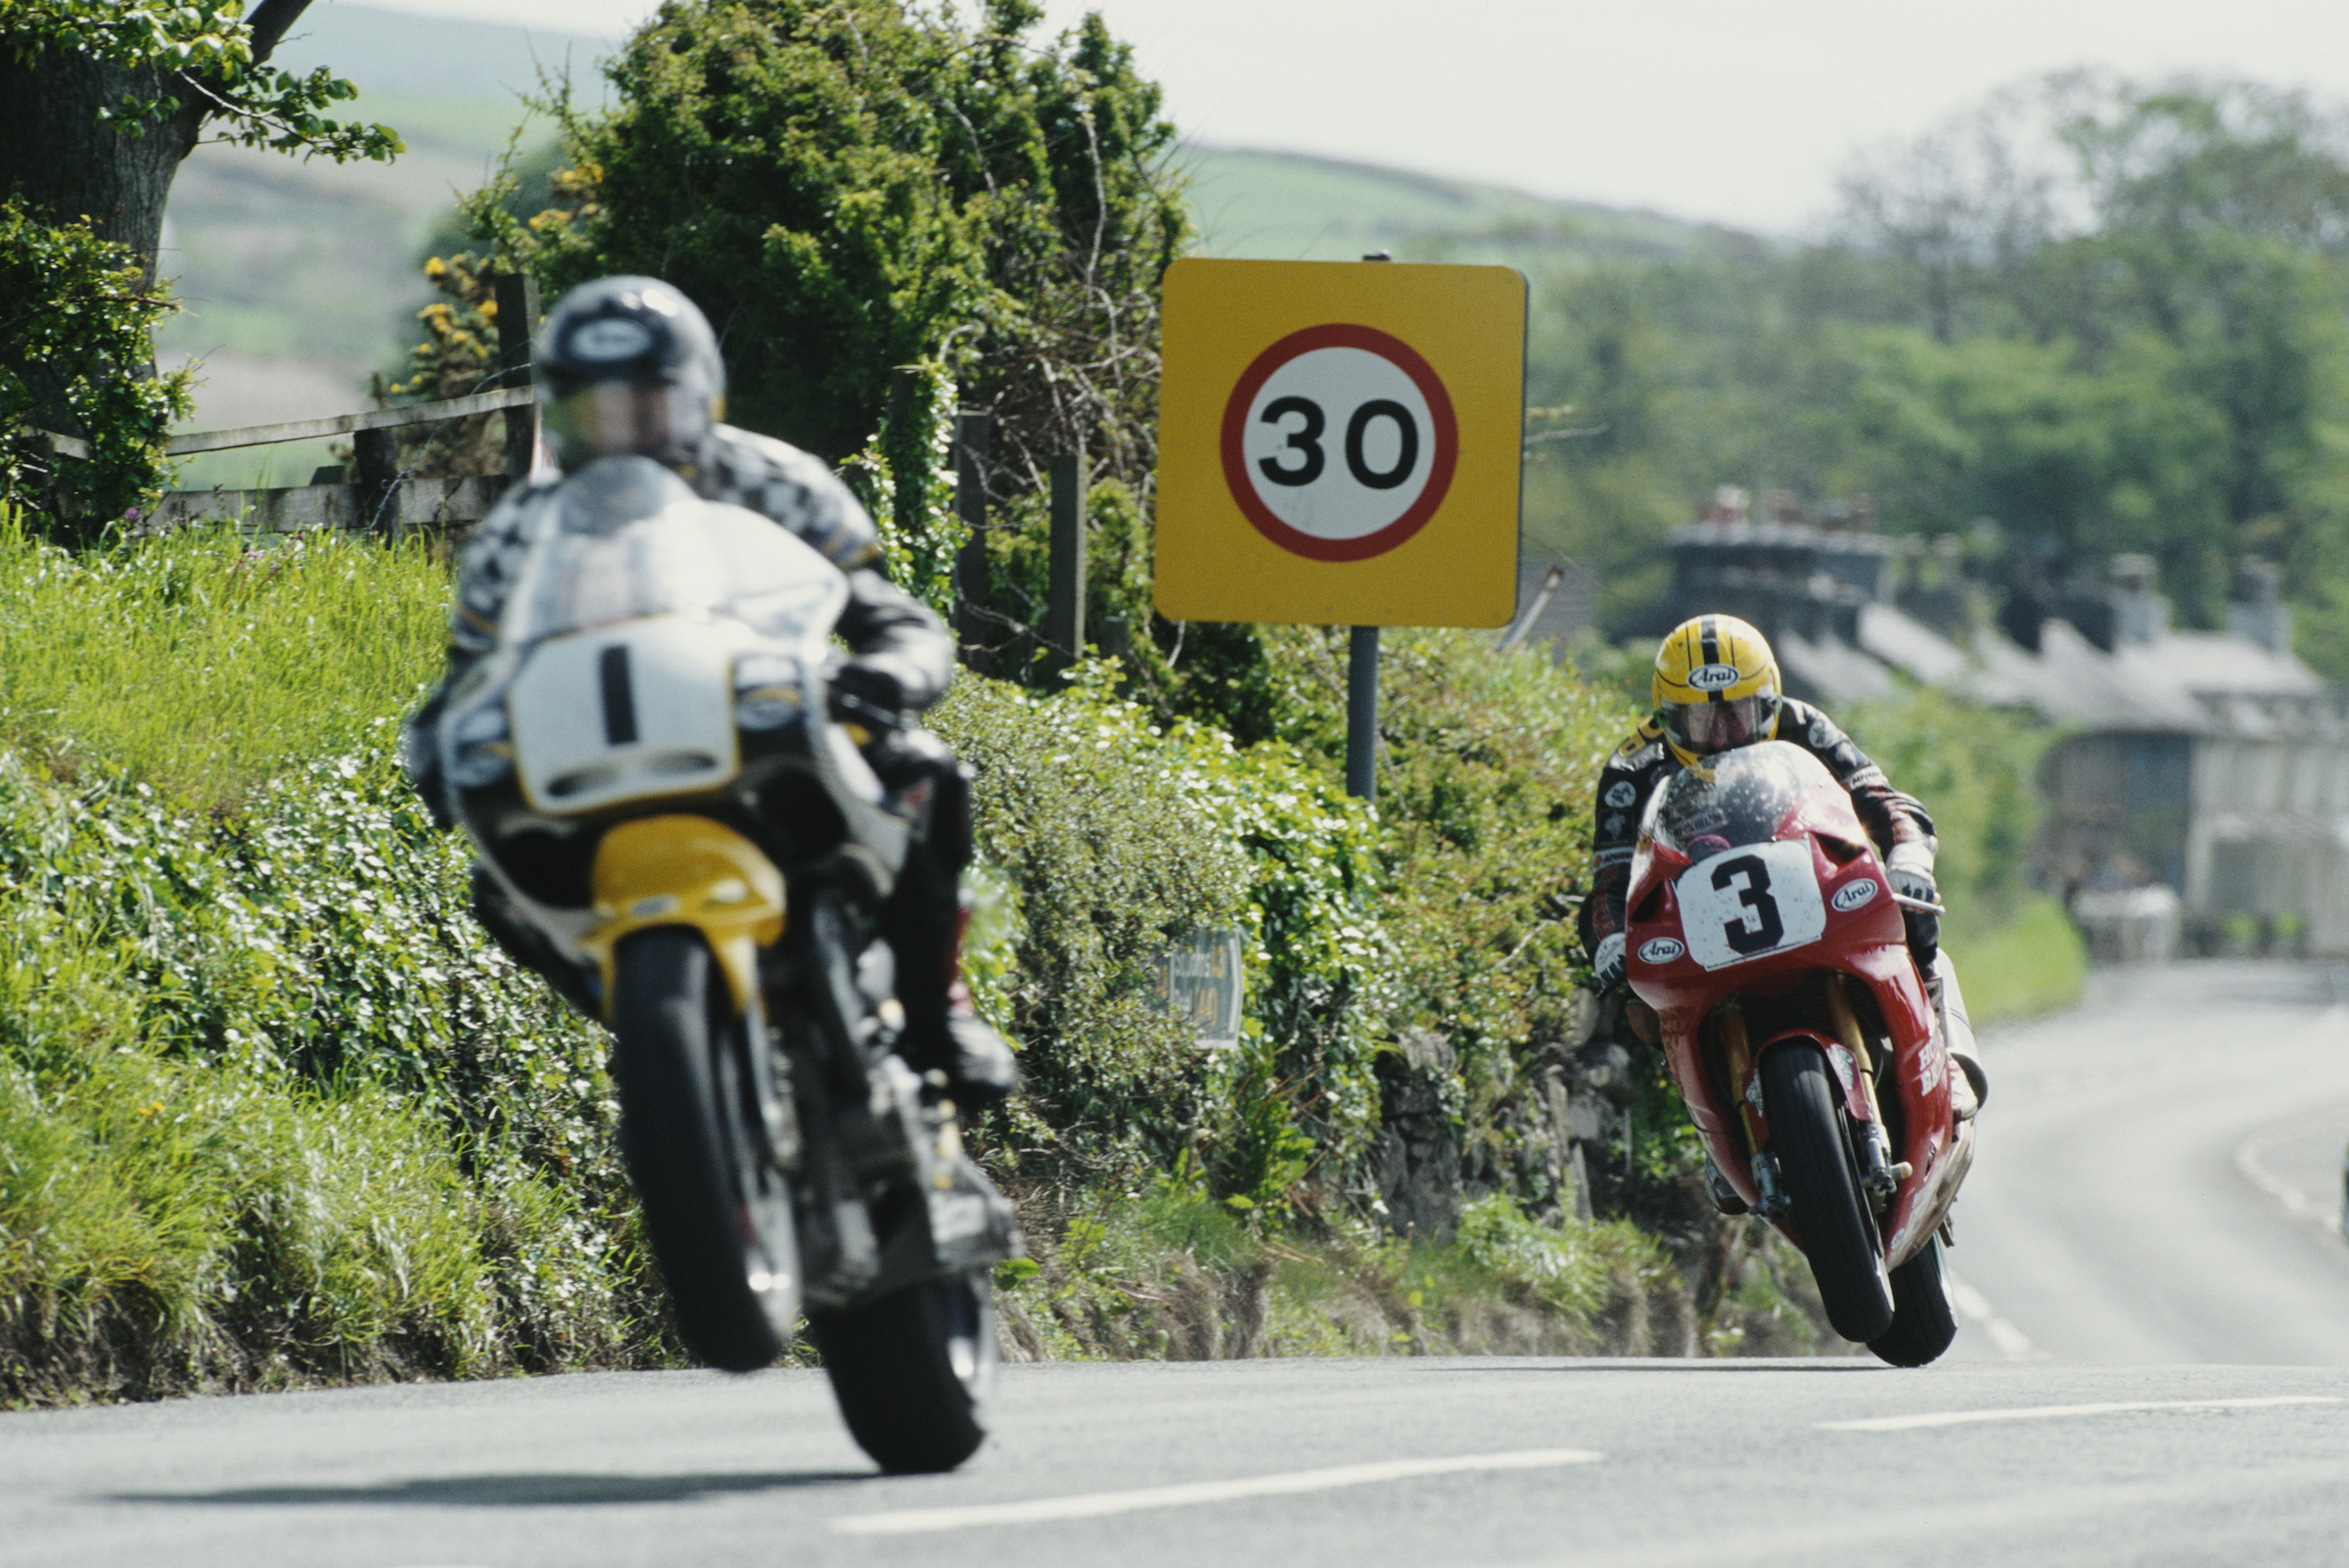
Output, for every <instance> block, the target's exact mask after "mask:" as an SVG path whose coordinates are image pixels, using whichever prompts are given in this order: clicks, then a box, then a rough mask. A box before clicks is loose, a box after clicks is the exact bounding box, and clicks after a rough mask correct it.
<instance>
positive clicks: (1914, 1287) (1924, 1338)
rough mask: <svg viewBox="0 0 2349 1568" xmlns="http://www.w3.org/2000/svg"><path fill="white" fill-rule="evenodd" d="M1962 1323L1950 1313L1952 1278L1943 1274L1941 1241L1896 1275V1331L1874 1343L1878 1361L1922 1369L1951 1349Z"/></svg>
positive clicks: (1937, 1239) (1872, 1348)
mask: <svg viewBox="0 0 2349 1568" xmlns="http://www.w3.org/2000/svg"><path fill="white" fill-rule="evenodd" d="M1956 1338H1957V1317H1956V1315H1955V1314H1952V1313H1951V1311H1950V1286H1949V1276H1948V1275H1947V1274H1946V1273H1945V1272H1944V1271H1943V1268H1942V1258H1941V1238H1940V1237H1939V1236H1935V1237H1934V1238H1933V1240H1932V1242H1931V1243H1930V1244H1929V1245H1927V1246H1926V1247H1925V1249H1924V1250H1923V1251H1922V1252H1919V1253H1918V1254H1917V1255H1916V1256H1915V1257H1913V1258H1911V1259H1910V1260H1909V1261H1908V1262H1907V1263H1905V1264H1903V1265H1901V1266H1900V1267H1899V1268H1895V1269H1894V1270H1893V1271H1892V1328H1891V1330H1890V1331H1889V1332H1887V1333H1885V1334H1884V1335H1883V1336H1882V1337H1880V1338H1877V1339H1871V1340H1869V1341H1868V1342H1867V1348H1868V1349H1869V1350H1870V1351H1872V1352H1874V1353H1875V1356H1876V1359H1877V1360H1881V1361H1888V1362H1890V1363H1891V1364H1892V1365H1894V1366H1922V1365H1924V1364H1925V1363H1926V1362H1927V1361H1930V1360H1934V1359H1936V1358H1937V1357H1939V1356H1940V1355H1941V1353H1942V1352H1943V1351H1946V1350H1948V1349H1949V1348H1950V1342H1951V1341H1952V1340H1954V1339H1956Z"/></svg>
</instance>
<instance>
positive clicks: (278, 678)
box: [0, 519, 449, 807]
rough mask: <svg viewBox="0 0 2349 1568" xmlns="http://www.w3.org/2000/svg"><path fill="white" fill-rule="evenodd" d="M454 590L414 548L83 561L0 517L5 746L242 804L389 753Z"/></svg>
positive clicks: (0, 699)
mask: <svg viewBox="0 0 2349 1568" xmlns="http://www.w3.org/2000/svg"><path fill="white" fill-rule="evenodd" d="M448 593H449V579H448V573H447V570H446V568H445V567H443V566H441V565H440V564H439V563H438V562H437V561H436V560H435V559H434V557H433V556H432V554H431V553H430V552H429V551H428V550H427V549H426V548H425V547H424V546H422V545H401V546H389V547H388V546H385V545H383V544H380V543H376V542H374V541H372V540H366V539H354V538H348V537H345V536H342V535H338V534H311V535H306V536H302V537H299V538H297V539H294V540H292V541H288V542H285V543H280V544H277V545H275V546H273V547H266V548H261V547H254V546H253V545H252V544H250V543H249V542H248V541H247V540H245V539H243V538H241V537H239V536H238V535H236V534H235V533H233V532H231V531H229V530H200V531H188V532H182V533H176V534H172V535H170V536H168V537H165V538H159V539H151V540H142V541H139V542H137V543H134V544H128V545H124V546H121V547H118V548H116V549H114V550H111V551H99V552H86V553H82V554H73V553H70V552H69V551H65V550H61V549H58V548H56V547H55V546H52V545H47V544H43V543H41V542H39V541H38V540H37V539H34V538H31V537H29V536H28V535H27V534H26V532H25V531H24V530H23V527H22V526H21V525H19V524H18V523H16V522H14V521H11V520H5V519H0V746H5V747H7V748H9V749H11V750H14V751H17V752H19V753H21V754H23V755H24V756H27V757H29V758H33V759H36V760H38V761H41V762H43V763H45V764H46V765H47V766H48V767H49V769H50V770H51V771H52V772H54V773H57V774H58V775H60V776H62V777H67V778H70V777H73V776H75V775H76V774H77V773H78V772H79V771H80V770H81V768H82V767H83V766H85V765H86V764H88V763H91V762H95V763H98V764H100V765H102V766H104V767H107V768H109V769H111V770H115V771H117V772H120V773H123V774H126V775H128V776H129V777H131V778H134V779H137V780H140V781H143V782H146V783H148V784H151V785H152V786H154V787H155V788H156V789H158V790H160V791H161V792H163V793H164V794H166V795H168V796H170V797H172V798H174V799H176V800H179V801H182V802H185V803H187V804H190V805H194V806H198V807H223V806H234V805H236V804H237V803H239V802H241V801H242V800H244V799H245V798H246V797H247V796H248V795H249V794H250V793H251V792H252V790H253V788H254V787H255V786H256V785H257V784H259V783H260V782H261V781H262V780H264V779H267V778H270V777H272V776H275V775H276V774H278V773H281V772H283V771H285V770H286V769H288V768H289V767H292V766H295V765H298V764H300V763H303V762H307V761H312V760H314V759H317V758H321V757H331V756H335V755H338V754H340V753H343V752H346V751H348V750H350V749H351V748H352V747H354V746H357V745H359V744H361V743H362V742H365V741H374V742H376V743H377V744H383V743H385V742H387V741H389V739H390V738H391V737H390V728H391V721H392V719H393V717H394V716H395V715H398V714H399V713H400V712H401V711H402V710H403V709H405V708H407V707H411V706H413V704H414V703H415V701H416V700H417V698H418V697H419V696H420V695H421V694H422V691H423V689H424V687H425V685H426V683H427V682H428V681H429V680H430V679H431V678H432V677H433V676H434V675H435V673H437V669H438V650H439V649H440V647H441V645H442V643H443V641H444V640H445V631H444V627H445V625H446V614H447V604H448Z"/></svg>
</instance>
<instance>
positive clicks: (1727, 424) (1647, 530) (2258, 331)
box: [1528, 74, 2349, 675]
mask: <svg viewBox="0 0 2349 1568" xmlns="http://www.w3.org/2000/svg"><path fill="white" fill-rule="evenodd" d="M1844 192H1845V207H1844V212H1843V215H1842V221H1841V224H1840V232H1839V234H1838V235H1837V237H1836V238H1835V239H1834V240H1833V241H1832V242H1831V243H1822V244H1818V245H1814V246H1810V247H1807V248H1804V249H1802V250H1800V251H1796V252H1793V253H1783V254H1774V255H1773V254H1746V255H1739V254H1724V255H1717V256H1710V257H1702V258H1697V259H1694V260H1683V261H1680V262H1676V263H1670V264H1666V265H1662V266H1653V267H1644V268H1628V267H1616V268H1602V269H1596V270H1593V271H1589V272H1585V273H1582V274H1579V275H1575V276H1570V277H1561V278H1557V279H1554V280H1551V285H1550V287H1549V288H1548V289H1546V290H1544V291H1543V294H1544V295H1545V296H1546V297H1547V300H1549V301H1550V303H1549V305H1548V308H1547V309H1546V310H1545V312H1544V319H1543V320H1542V321H1541V322H1539V323H1538V324H1537V327H1536V333H1535V340H1534V341H1535V346H1536V361H1537V362H1536V374H1535V387H1536V393H1535V395H1536V399H1537V400H1538V401H1541V402H1554V403H1557V404H1560V405H1571V406H1572V409H1573V414H1572V416H1571V418H1570V419H1569V421H1568V423H1570V424H1573V425H1578V426H1583V427H1587V428H1589V429H1591V430H1593V431H1594V432H1595V434H1593V435H1592V436H1590V437H1589V438H1587V439H1584V440H1581V441H1578V442H1575V443H1572V444H1562V445H1560V446H1559V447H1557V448H1555V449H1554V451H1553V452H1551V453H1545V454H1544V457H1545V459H1546V461H1544V462H1543V463H1538V464H1537V466H1536V467H1535V468H1534V469H1533V471H1532V473H1531V477H1530V479H1529V486H1528V491H1529V500H1530V501H1531V502H1532V503H1533V511H1532V514H1531V516H1532V522H1533V526H1534V528H1535V530H1536V531H1537V534H1538V536H1540V537H1542V538H1543V541H1544V542H1545V543H1548V544H1550V545H1551V547H1552V548H1553V549H1558V550H1561V551H1562V552H1563V553H1568V554H1572V555H1575V556H1576V557H1577V559H1580V560H1582V561H1583V563H1584V564H1585V565H1587V566H1589V567H1592V568H1593V569H1595V570H1597V571H1599V572H1600V573H1601V575H1602V577H1604V578H1606V579H1608V581H1609V586H1610V589H1611V590H1612V593H1611V598H1612V599H1613V600H1614V601H1615V602H1614V606H1613V607H1614V608H1615V609H1616V610H1617V611H1618V612H1620V611H1621V610H1622V609H1623V608H1624V605H1625V603H1626V602H1627V601H1628V602H1630V603H1636V602H1638V601H1640V600H1641V599H1643V598H1644V597H1645V596H1646V595H1647V594H1648V593H1650V592H1652V591H1653V587H1654V585H1655V581H1654V579H1655V577H1656V576H1657V575H1658V574H1657V572H1656V570H1655V568H1654V567H1653V565H1652V564H1651V563H1654V562H1655V561H1656V560H1657V558H1658V555H1659V546H1660V545H1661V542H1662V535H1663V533H1664V531H1665V530H1666V529H1667V528H1668V527H1669V526H1670V525H1672V524H1674V523H1677V522H1680V521H1682V520H1684V519H1687V518H1690V517H1693V516H1695V515H1696V514H1697V512H1698V511H1699V510H1700V509H1701V507H1702V504H1703V502H1704V500H1705V498H1706V497H1707V495H1708V494H1709V493H1710V491H1711V489H1712V487H1713V486H1714V485H1716V484H1722V483H1724V482H1728V483H1735V484H1742V485H1745V486H1747V487H1749V488H1750V489H1752V490H1753V491H1755V492H1756V493H1757V494H1760V493H1763V492H1767V491H1770V490H1773V489H1774V490H1782V491H1787V492H1791V493H1793V494H1794V495H1797V496H1801V497H1806V498H1808V499H1810V500H1811V501H1814V502H1816V501H1820V500H1824V499H1827V498H1830V497H1836V496H1851V495H1854V494H1856V493H1859V492H1862V491H1865V492H1867V493H1868V494H1870V495H1871V496H1872V498H1873V499H1874V501H1875V503H1876V505H1877V509H1878V515H1879V516H1880V517H1881V518H1882V519H1883V520H1884V521H1885V522H1886V524H1887V525H1888V526H1890V527H1893V528H1896V529H1908V530H1924V531H1933V532H1945V531H1956V530H1970V527H1971V525H1972V524H1973V522H1974V521H1975V520H1976V519H1979V518H1984V517H1989V518H1993V519H1996V520H1997V522H1998V523H1999V525H2000V530H1999V531H2000V536H2001V537H2003V538H2004V541H2005V542H2004V546H2003V548H2004V556H2005V559H2004V561H2003V562H2002V563H2000V570H2001V571H2002V572H2004V574H2005V575H2007V576H2010V577H2012V578H2015V579H2018V580H2030V579H2038V578H2050V579H2053V580H2052V581H2050V582H2047V583H2045V584H2044V585H2045V586H2059V585H2062V584H2063V582H2064V581H2065V580H2066V579H2084V578H2088V577H2090V576H2092V575H2096V574H2100V572H2101V568H2102V564H2103V560H2104V558H2105V557H2106V556H2108V555H2109V554H2110V553H2111V552H2113V551H2115V550H2141V551H2145V552H2148V553H2150V554H2152V555H2154V556H2155V557H2156V558H2157V559H2158V560H2159V561H2160V562H2161V565H2162V570H2163V580H2164V586H2165V587H2166V589H2167V590H2168V592H2169V593H2170V595H2171V597H2172V598H2173V600H2175V601H2176V602H2177V604H2178V605H2179V607H2180V610H2181V612H2182V613H2183V614H2184V616H2185V617H2186V618H2187V619H2188V621H2189V622H2190V623H2197V624H2203V625H2210V624H2215V623H2218V622H2219V621H2220V619H2221V618H2222V617H2223V615H2224V612H2225V608H2226V602H2227V598H2228V592H2229V588H2230V585H2231V581H2232V578H2233V576H2234V566H2235V564H2236V563H2237V562H2238V561H2239V560H2241V559H2243V558H2244V557H2246V556H2259V557H2264V558H2266V559H2268V560H2271V561H2275V562H2278V563H2280V564H2283V565H2285V566H2286V567H2287V568H2288V569H2289V573H2288V576H2289V578H2290V580H2292V581H2293V582H2294V584H2295V585H2296V588H2297V591H2298V592H2299V593H2300V595H2301V598H2302V601H2303V611H2304V614H2303V618H2302V623H2303V627H2304V631H2305V632H2306V636H2305V637H2304V643H2303V645H2304V648H2305V649H2306V650H2307V651H2309V652H2310V653H2311V654H2312V655H2315V656H2320V657H2323V658H2324V659H2325V660H2326V665H2325V668H2326V669H2330V670H2333V671H2335V672H2337V673H2340V674H2343V675H2349V659H2344V658H2342V657H2340V656H2339V654H2338V650H2340V649H2344V648H2349V620H2344V621H2342V623H2341V624H2340V625H2338V626H2337V627H2333V628H2332V629H2326V626H2329V625H2330V624H2331V621H2332V620H2338V619H2340V618H2342V617H2345V616H2349V609H2343V610H2335V609H2333V608H2331V607H2332V606H2334V605H2335V604H2339V605H2342V606H2345V607H2349V576H2336V575H2338V574H2339V573H2340V569H2339V568H2337V567H2334V566H2333V565H2332V564H2331V563H2333V562H2335V561H2338V560H2340V559H2343V557H2344V550H2345V548H2349V444H2345V441H2344V438H2345V437H2349V431H2345V430H2344V429H2343V428H2342V423H2341V420H2340V416H2339V415H2338V413H2337V412H2336V411H2337V410H2338V409H2339V408H2341V406H2342V397H2343V393H2344V392H2349V120H2344V118H2343V117H2342V116H2341V115H2337V114H2335V113H2333V112H2331V111H2329V110H2326V109H2323V108H2320V107H2319V106H2316V105H2315V104H2313V103H2312V102H2310V101H2309V100H2307V99H2306V98H2304V97H2302V96H2300V95H2296V94H2292V93H2288V92H2282V91H2279V90H2277V89H2272V88H2266V87H2262V86H2259V85H2256V84H2251V83H2236V82H2217V83H2211V82H2184V83H2167V84H2160V85H2153V86H2147V85H2142V84H2135V83H2130V82H2125V81H2116V80H2112V79H2108V78H2102V77H2096V76H2090V75H2084V74H2072V75H2065V76H2059V77H2053V78H2049V79H2047V80H2044V81H2039V82H2033V83H2027V84H2024V85H2022V86H2019V87H2016V88H2012V89H2009V90H2007V91H2005V92H2003V93H2001V94H1998V95H1996V96H1994V97H1993V98H1992V99H1991V100H1989V101H1988V102H1987V103H1985V104H1984V105H1983V106H1981V107H1980V108H1978V109H1976V110H1973V111H1971V112H1969V113H1967V114H1965V115H1960V116H1957V118H1955V119H1953V120H1952V121H1951V122H1950V123H1948V124H1946V125H1944V126H1942V127H1941V128H1939V129H1937V130H1935V131H1933V132H1932V133H1930V134H1928V135H1926V136H1924V137H1922V138H1919V139H1918V140H1916V141H1915V142H1912V143H1910V144H1907V145H1905V146H1901V147H1897V148H1894V149H1891V150H1889V151H1887V152H1883V153H1880V154H1878V155H1875V156H1873V157H1871V158H1870V159H1868V160H1866V161H1862V162H1859V163H1856V164H1855V165H1854V167H1853V168H1852V170H1851V171H1850V172H1849V173H1848V175H1847V177H1846V179H1845V182H1844ZM1642 571H1644V573H1645V576H1641V575H1640V574H1641V573H1642ZM2336 582H2337V585H2336ZM2328 618H2329V619H2328ZM2327 649H2331V650H2334V652H2332V653H2326V650H2327Z"/></svg>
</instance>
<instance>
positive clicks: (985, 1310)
mask: <svg viewBox="0 0 2349 1568" xmlns="http://www.w3.org/2000/svg"><path fill="white" fill-rule="evenodd" d="M807 1331H808V1334H809V1336H810V1337H811V1338H813V1339H814V1341H815V1344H816V1348H817V1349H818V1350H820V1351H822V1352H823V1353H824V1371H825V1374H826V1375H827V1376H829V1377H830V1378H831V1379H832V1394H833V1397H834V1398H835V1399H837V1400H839V1401H840V1413H841V1417H842V1419H844V1420H845V1421H847V1422H848V1426H849V1431H850V1433H851V1434H852V1436H853V1437H854V1438H855V1439H856V1446H857V1447H858V1448H860V1449H862V1450H864V1452H865V1453H869V1454H871V1455H872V1457H873V1461H874V1462H875V1463H876V1464H878V1465H880V1466H881V1468H882V1469H884V1470H889V1471H892V1472H895V1473H897V1474H900V1475H914V1474H929V1473H933V1472H936V1471H940V1470H951V1469H953V1468H954V1467H955V1466H956V1465H958V1464H960V1463H961V1462H962V1461H963V1460H965V1459H967V1458H969V1457H970V1456H971V1455H972V1454H973V1453H976V1452H977V1451H978V1448H979V1445H980V1444H982V1443H984V1442H986V1441H987V1428H988V1422H989V1420H990V1414H991V1409H992V1406H993V1404H994V1393H995V1367H996V1361H997V1356H996V1351H995V1304H994V1292H993V1289H992V1283H991V1279H990V1270H988V1269H985V1268H975V1269H972V1270H970V1271H968V1272H966V1273H962V1274H954V1275H949V1276H947V1277H946V1278H944V1279H926V1280H923V1281H922V1282H921V1283H919V1284H916V1285H908V1286H906V1287H905V1288H904V1289H902V1290H898V1291H892V1292H891V1293H890V1294H889V1295H886V1296H883V1297H882V1298H880V1299H879V1300H878V1301H872V1302H867V1303H865V1304H864V1305H862V1306H859V1307H851V1308H847V1309H844V1310H842V1311H839V1312H824V1313H811V1314H808V1319H807Z"/></svg>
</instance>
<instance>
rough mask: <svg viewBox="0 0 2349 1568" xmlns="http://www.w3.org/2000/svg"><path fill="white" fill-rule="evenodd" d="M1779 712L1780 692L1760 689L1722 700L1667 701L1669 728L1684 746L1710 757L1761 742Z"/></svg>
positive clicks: (1692, 751)
mask: <svg viewBox="0 0 2349 1568" xmlns="http://www.w3.org/2000/svg"><path fill="white" fill-rule="evenodd" d="M1777 715H1778V695H1777V693H1776V692H1773V691H1758V692H1754V693H1752V694H1750V695H1748V696H1744V697H1732V698H1730V699H1729V700H1728V701H1727V702H1720V703H1712V702H1706V703H1666V704H1665V705H1664V708H1663V712H1662V715H1661V716H1662V718H1663V721H1664V728H1665V731H1666V732H1667V733H1668V734H1670V735H1671V736H1672V738H1673V740H1674V741H1676V742H1678V743H1679V745H1680V747H1681V750H1682V751H1685V752H1691V753H1694V754H1695V755H1696V756H1698V757H1710V756H1712V755H1713V754H1714V753H1715V752H1726V751H1728V750H1730V749H1731V748H1733V747H1738V746H1743V745H1745V744H1747V743H1748V742H1749V741H1757V740H1760V739H1762V738H1763V737H1764V736H1766V735H1768V734H1769V733H1770V726H1771V724H1772V722H1773V720H1775V719H1776V717H1777Z"/></svg>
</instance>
